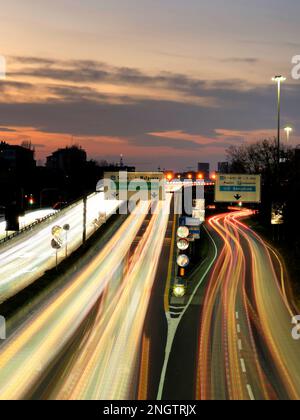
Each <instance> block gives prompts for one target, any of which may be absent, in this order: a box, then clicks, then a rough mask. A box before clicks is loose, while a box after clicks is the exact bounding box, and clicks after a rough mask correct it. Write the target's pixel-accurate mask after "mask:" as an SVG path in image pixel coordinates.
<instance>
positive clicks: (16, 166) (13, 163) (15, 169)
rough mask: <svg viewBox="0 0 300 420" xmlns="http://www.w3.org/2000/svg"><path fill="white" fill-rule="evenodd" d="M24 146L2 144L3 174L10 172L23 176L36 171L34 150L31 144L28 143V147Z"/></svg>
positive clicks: (0, 156)
mask: <svg viewBox="0 0 300 420" xmlns="http://www.w3.org/2000/svg"><path fill="white" fill-rule="evenodd" d="M24 146H25V144H24ZM24 146H14V145H10V144H7V143H5V142H1V143H0V171H1V172H4V171H8V172H11V173H14V174H22V173H24V172H28V171H32V170H34V169H35V167H36V161H35V159H34V148H33V147H32V146H31V144H30V143H26V147H24Z"/></svg>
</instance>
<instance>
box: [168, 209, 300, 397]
mask: <svg viewBox="0 0 300 420" xmlns="http://www.w3.org/2000/svg"><path fill="white" fill-rule="evenodd" d="M249 215H250V211H248V210H243V211H240V212H233V213H230V214H223V215H219V216H215V217H213V218H211V219H210V221H209V224H208V232H209V235H210V247H215V248H216V249H217V253H216V254H215V257H213V256H212V255H213V254H211V257H210V258H211V261H214V263H213V265H212V267H211V269H210V270H209V272H208V275H207V276H205V272H206V270H205V264H203V266H202V268H201V266H200V267H199V272H198V273H196V274H195V275H194V279H190V281H191V282H192V289H195V287H196V289H197V292H196V293H195V296H194V298H193V299H192V300H191V293H192V292H191V291H189V293H188V296H187V298H186V299H185V301H183V302H182V309H181V312H182V311H185V313H184V315H183V316H182V315H180V322H179V325H177V329H176V332H175V338H174V341H173V344H172V349H171V352H170V356H169V364H168V368H167V373H166V380H165V384H164V392H163V394H162V395H163V398H165V399H175V400H179V399H198V400H277V399H280V400H298V399H299V398H300V358H299V355H300V341H296V340H294V339H293V337H292V317H293V316H294V315H296V313H295V310H294V308H293V307H292V306H291V305H290V303H289V301H288V297H287V295H286V289H287V284H286V282H287V278H286V277H287V276H286V273H285V271H284V266H283V264H282V262H281V259H280V257H279V256H278V255H277V253H276V251H274V250H273V249H272V248H271V247H270V246H269V245H267V244H266V243H265V242H264V241H263V240H262V239H261V238H260V237H259V236H258V235H257V234H256V233H255V232H254V231H252V230H251V229H250V228H249V227H248V226H246V225H245V224H244V223H243V222H242V220H243V218H245V217H247V216H249ZM195 277H196V278H195ZM197 281H198V286H197ZM195 282H196V283H195ZM189 301H190V304H189ZM177 306H178V305H177ZM184 308H185V309H184ZM177 311H178V310H177ZM179 312H180V311H179ZM173 323H174V321H173Z"/></svg>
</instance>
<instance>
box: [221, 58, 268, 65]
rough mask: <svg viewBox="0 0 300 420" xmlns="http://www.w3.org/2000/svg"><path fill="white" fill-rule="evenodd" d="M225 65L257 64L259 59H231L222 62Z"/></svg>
mask: <svg viewBox="0 0 300 420" xmlns="http://www.w3.org/2000/svg"><path fill="white" fill-rule="evenodd" d="M220 61H221V62H223V63H245V64H257V63H259V61H260V60H259V59H258V58H255V57H231V58H224V59H222V60H220Z"/></svg>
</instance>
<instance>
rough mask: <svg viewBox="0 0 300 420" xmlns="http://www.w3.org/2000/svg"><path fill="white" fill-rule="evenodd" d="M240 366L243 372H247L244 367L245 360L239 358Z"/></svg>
mask: <svg viewBox="0 0 300 420" xmlns="http://www.w3.org/2000/svg"><path fill="white" fill-rule="evenodd" d="M241 366H242V372H243V373H247V369H246V365H245V360H244V359H241Z"/></svg>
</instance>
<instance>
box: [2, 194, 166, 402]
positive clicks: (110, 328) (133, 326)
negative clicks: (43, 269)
mask: <svg viewBox="0 0 300 420" xmlns="http://www.w3.org/2000/svg"><path fill="white" fill-rule="evenodd" d="M170 203H171V195H168V196H167V200H166V202H165V203H162V202H160V203H159V204H158V206H157V212H155V214H154V215H153V216H152V217H151V219H150V220H149V224H148V227H147V228H146V231H145V233H144V234H143V235H142V237H141V238H140V240H139V242H138V244H137V246H136V249H135V251H134V253H133V255H132V256H131V258H130V259H128V252H129V250H130V248H131V246H132V241H133V239H134V238H135V237H136V235H137V234H138V232H139V231H140V229H141V226H142V224H143V222H144V220H145V215H146V214H147V209H148V208H149V203H147V202H144V203H140V205H139V206H138V207H139V210H140V211H139V212H138V213H137V214H132V215H130V216H129V217H128V219H127V220H126V221H125V222H124V224H123V225H122V226H121V228H120V229H119V230H118V231H117V233H116V234H115V235H114V236H113V237H112V238H111V240H110V241H109V243H108V244H107V245H106V246H105V247H104V248H103V250H102V251H101V252H100V253H99V254H98V255H97V256H96V257H95V258H94V260H93V261H92V262H91V263H90V264H89V265H88V266H87V267H85V268H84V269H82V270H81V272H80V273H78V275H77V276H76V277H75V278H74V279H73V281H72V282H69V283H68V285H67V286H66V287H65V288H64V289H63V290H61V291H60V292H59V294H58V295H57V296H53V298H52V299H51V300H50V301H49V302H48V303H47V305H44V306H43V307H41V308H40V310H39V311H37V312H35V314H34V316H32V317H31V318H30V319H29V320H28V321H27V322H26V324H25V325H23V327H21V328H20V329H19V330H18V331H17V332H16V333H15V334H14V335H12V336H11V337H10V338H9V340H8V341H7V342H6V343H5V344H4V346H3V347H2V348H1V349H0V398H1V399H5V398H9V399H20V398H24V397H28V396H31V397H35V398H45V399H46V398H47V399H128V398H131V397H133V396H135V395H136V393H138V392H139V387H140V383H142V382H143V383H144V382H145V378H144V377H143V373H141V372H140V363H141V359H142V358H143V357H142V356H143V354H144V351H145V348H144V347H143V336H144V326H145V319H146V315H147V311H148V307H149V301H150V299H151V293H152V289H153V285H154V282H155V279H156V275H157V271H158V265H159V260H160V255H161V250H162V247H163V244H164V240H165V233H166V230H167V227H168V223H169V207H170ZM72 340H73V341H74V340H75V341H76V342H78V340H80V345H76V346H75V348H74V350H75V351H74V352H73V353H72V357H71V359H70V358H66V360H65V359H64V354H65V353H64V351H65V348H66V346H67V345H70V342H72ZM146 348H147V345H146ZM58 357H59V358H60V361H58V360H57V358H58ZM54 367H56V368H57V370H56V375H53V374H51V375H50V378H51V379H49V376H47V374H48V373H49V371H51V372H52V369H53V368H54ZM53 378H55V381H54V379H53Z"/></svg>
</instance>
